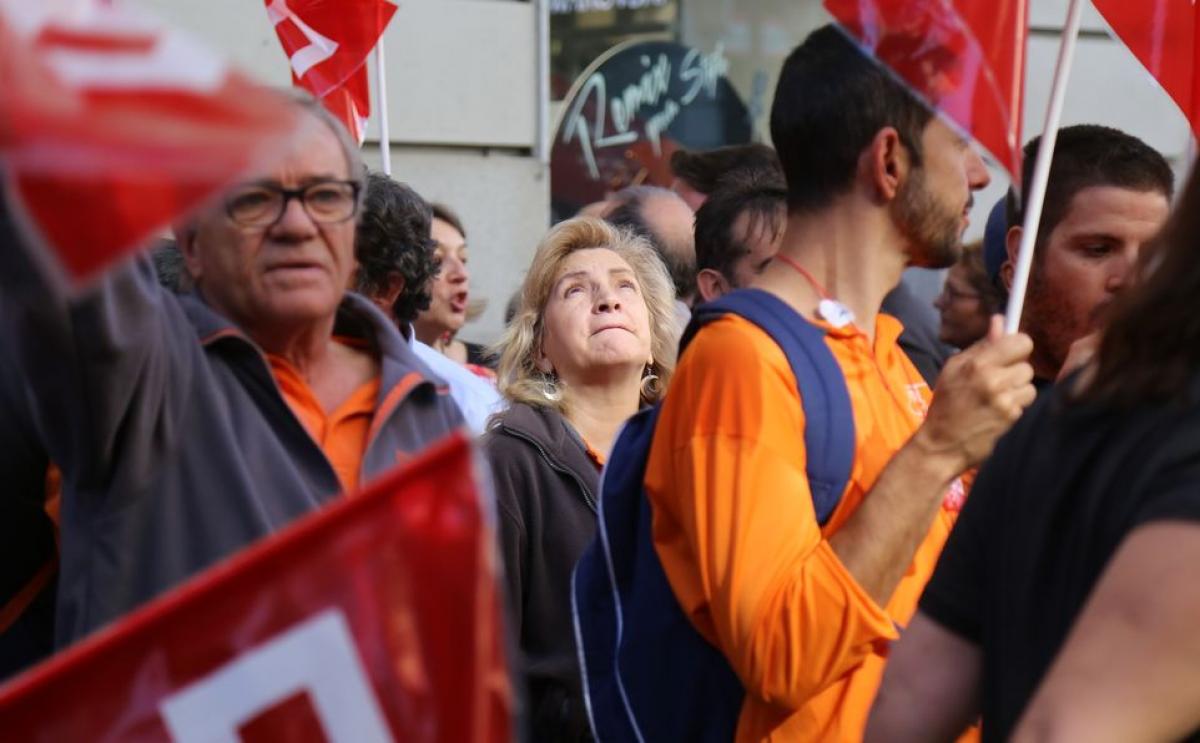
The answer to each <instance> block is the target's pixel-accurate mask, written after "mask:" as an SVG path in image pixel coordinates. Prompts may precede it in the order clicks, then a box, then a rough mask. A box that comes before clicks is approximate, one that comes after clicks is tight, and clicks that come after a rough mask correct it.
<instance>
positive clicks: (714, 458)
mask: <svg viewBox="0 0 1200 743" xmlns="http://www.w3.org/2000/svg"><path fill="white" fill-rule="evenodd" d="M803 426H804V419H803V412H802V411H801V409H800V404H799V398H798V395H797V392H796V387H795V378H794V377H793V376H792V373H791V370H790V369H789V368H788V364H787V360H786V358H785V357H784V355H783V352H782V351H781V350H780V349H779V348H778V346H776V345H775V344H774V343H773V342H772V341H771V340H770V339H769V338H768V337H767V336H766V335H765V334H764V333H762V332H761V331H760V330H758V329H757V328H755V327H753V326H751V325H750V324H749V323H747V322H746V321H744V320H741V319H738V318H725V319H722V320H720V321H717V322H716V323H714V324H713V325H712V326H710V327H709V328H708V329H706V330H705V332H703V333H701V334H700V335H699V336H698V337H697V339H696V340H695V341H694V342H693V344H692V346H691V347H689V349H688V352H687V354H686V355H685V356H684V358H683V360H682V362H681V364H680V368H679V369H678V371H677V375H676V377H675V379H674V380H673V381H672V383H671V391H670V394H669V395H668V396H667V402H666V404H665V406H664V408H663V411H662V413H661V417H660V419H659V423H658V432H657V434H656V437H655V441H654V445H653V447H652V449H651V454H650V461H649V464H648V468H647V477H646V487H647V492H648V494H649V498H650V502H651V505H652V508H653V513H654V540H655V547H656V549H657V550H658V554H659V557H660V559H661V560H662V563H663V568H664V571H665V572H666V574H667V577H668V579H669V580H670V582H671V586H672V588H673V590H674V591H675V594H676V597H677V598H679V599H680V602H681V605H682V606H683V607H684V610H685V612H687V613H688V614H689V616H690V617H691V618H692V620H693V622H694V624H695V625H696V626H697V628H698V629H699V630H700V631H701V633H703V634H705V635H706V636H707V637H708V638H709V639H710V640H712V641H713V642H715V643H716V644H717V646H718V647H720V648H721V649H722V651H723V652H724V654H725V656H726V657H727V658H728V659H729V661H730V663H731V665H732V666H733V668H734V670H735V672H736V673H737V674H738V676H739V677H740V678H741V679H742V682H743V683H744V684H745V685H746V687H747V689H748V690H749V691H751V692H752V693H754V694H756V695H757V696H759V697H762V698H763V699H765V700H767V701H768V702H771V703H774V704H778V705H781V706H785V707H791V708H798V707H800V706H802V705H803V704H805V702H806V701H807V700H809V699H810V698H811V697H813V696H815V695H816V694H818V693H820V692H821V691H822V690H823V689H825V688H826V687H827V686H829V685H830V684H831V683H833V682H834V681H836V680H838V679H839V678H841V677H842V676H844V675H845V674H846V673H847V672H849V671H851V670H853V669H854V668H855V667H856V666H858V664H860V663H861V662H862V661H863V659H865V658H866V657H867V656H868V655H869V654H871V653H872V652H875V651H877V650H878V649H879V648H880V646H881V644H882V643H884V642H885V641H887V640H890V639H894V638H895V637H896V636H897V635H896V630H895V626H894V624H893V622H892V620H891V619H890V617H889V616H888V615H887V613H886V612H885V611H884V610H883V609H881V608H880V607H879V606H878V605H877V604H876V603H875V602H874V601H873V600H872V599H871V598H870V597H869V596H868V595H867V594H866V592H865V591H863V590H862V588H861V587H860V586H859V585H858V584H857V583H856V582H855V581H854V579H853V578H852V577H851V576H850V574H849V572H848V571H847V570H846V569H845V567H844V566H842V564H841V562H840V561H839V560H838V558H837V556H836V555H835V554H834V552H833V550H832V549H831V548H830V546H829V544H828V542H826V541H825V540H824V539H823V537H822V535H821V532H820V529H819V527H818V525H817V523H816V518H815V515H814V512H813V506H812V498H811V495H810V493H809V489H808V483H807V480H806V477H805V450H804V440H803Z"/></svg>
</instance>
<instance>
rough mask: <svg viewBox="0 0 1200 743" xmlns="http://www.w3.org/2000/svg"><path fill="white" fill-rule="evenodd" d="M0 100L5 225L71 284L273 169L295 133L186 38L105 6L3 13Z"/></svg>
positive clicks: (9, 4)
mask: <svg viewBox="0 0 1200 743" xmlns="http://www.w3.org/2000/svg"><path fill="white" fill-rule="evenodd" d="M0 90H3V91H4V93H3V95H0V168H2V169H3V171H4V175H5V178H6V180H7V183H6V184H5V185H6V190H7V196H8V197H9V200H10V202H11V203H10V206H11V211H12V212H13V215H14V219H15V221H16V222H17V224H18V226H19V227H20V228H22V229H23V231H24V232H25V233H26V235H27V238H28V242H29V243H30V244H34V245H39V246H44V247H45V248H46V250H45V251H42V252H43V253H44V254H45V255H44V257H45V258H46V259H47V260H46V261H45V262H46V263H47V264H48V269H49V270H50V271H51V273H53V274H55V275H57V276H59V277H63V276H65V278H66V279H67V280H68V281H70V282H71V283H75V284H78V283H80V282H82V281H85V280H87V279H88V278H91V277H93V276H95V275H96V274H97V273H98V272H99V271H100V270H101V269H103V268H104V267H106V266H108V265H109V264H111V263H112V262H114V261H116V260H117V259H119V258H121V257H122V256H124V255H126V254H128V253H129V252H131V251H133V250H134V249H135V248H137V247H138V246H139V245H141V244H142V243H144V242H146V241H147V240H148V239H149V238H151V237H153V236H154V235H155V234H156V233H157V232H159V231H161V230H162V229H163V228H164V227H165V226H167V225H169V224H170V222H171V220H173V219H175V218H177V217H179V216H180V215H181V214H183V213H184V212H186V211H188V210H189V209H192V208H193V207H195V206H197V205H199V204H200V203H201V202H202V201H203V200H205V199H206V198H208V197H209V196H211V195H212V194H214V193H215V192H217V191H219V190H220V189H222V188H223V187H225V186H226V185H227V184H228V183H230V182H231V181H233V180H235V179H236V178H237V177H238V176H239V175H240V174H241V173H243V172H244V171H246V170H247V169H249V168H251V167H253V166H254V165H255V164H257V163H260V162H262V161H265V160H266V159H268V158H269V157H271V155H272V154H273V153H274V151H275V147H276V144H275V143H282V142H284V141H285V140H286V138H287V136H288V135H289V134H290V132H291V131H292V130H293V129H294V127H295V126H296V122H297V117H296V116H295V115H294V114H292V113H290V109H289V107H287V106H281V105H280V103H279V98H278V97H277V96H276V95H274V94H273V93H270V92H269V91H265V90H264V89H263V88H262V87H260V86H257V85H255V84H253V83H251V82H250V81H249V80H247V79H245V78H243V77H241V76H239V75H237V74H235V73H233V72H231V71H230V69H229V68H228V67H227V66H226V65H225V64H224V63H222V62H221V61H220V60H219V59H218V58H216V57H215V56H214V55H212V54H210V53H209V52H208V51H207V50H205V49H204V48H203V47H201V46H199V45H197V44H195V43H194V42H192V41H191V40H190V39H189V38H187V37H186V36H184V35H182V34H179V33H177V32H175V31H173V30H170V29H167V28H164V27H162V26H161V25H159V24H157V23H155V22H153V21H151V20H149V19H146V18H143V17H141V16H137V15H135V14H131V13H129V12H127V11H124V10H122V9H120V8H114V7H112V6H110V5H108V4H89V3H87V2H83V3H80V2H71V3H68V2H60V1H59V0H42V1H41V2H36V3H30V2H26V1H25V0H0ZM38 257H39V258H42V257H43V256H42V255H41V254H39V256H38Z"/></svg>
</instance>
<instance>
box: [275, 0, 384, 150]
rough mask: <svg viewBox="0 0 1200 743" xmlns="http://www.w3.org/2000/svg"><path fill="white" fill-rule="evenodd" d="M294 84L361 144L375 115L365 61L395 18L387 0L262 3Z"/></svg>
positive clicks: (291, 0) (278, 0) (290, 0)
mask: <svg viewBox="0 0 1200 743" xmlns="http://www.w3.org/2000/svg"><path fill="white" fill-rule="evenodd" d="M264 2H265V3H266V6H267V17H268V18H270V20H271V25H273V26H274V27H275V33H276V34H278V36H279V43H280V44H282V45H283V51H284V52H285V53H286V54H287V57H288V63H289V64H290V65H291V68H292V81H293V82H294V83H295V84H296V85H298V86H300V87H302V88H304V89H306V90H308V91H309V92H310V93H312V94H313V95H315V96H316V97H317V98H320V99H321V100H322V101H324V103H325V106H326V107H327V108H328V109H329V110H330V111H332V112H333V113H334V114H336V115H337V116H338V117H339V118H341V120H342V122H343V123H344V124H345V125H346V129H347V130H348V131H349V132H350V133H351V135H353V136H354V138H355V140H356V141H358V143H359V144H361V143H362V141H363V138H364V137H365V136H366V126H367V119H368V118H369V117H370V115H371V95H370V90H369V88H368V85H367V68H366V61H367V55H368V54H370V53H371V50H372V49H374V48H375V45H376V44H377V43H378V42H379V38H380V37H381V36H382V35H383V31H384V29H386V28H387V24H388V22H389V21H391V20H392V16H393V15H394V14H395V12H396V5H395V4H394V3H392V2H390V1H389V0H338V1H337V2H331V1H330V0H264Z"/></svg>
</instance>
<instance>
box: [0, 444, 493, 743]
mask: <svg viewBox="0 0 1200 743" xmlns="http://www.w3.org/2000/svg"><path fill="white" fill-rule="evenodd" d="M476 471H477V470H476V463H475V461H474V458H473V456H472V452H471V449H470V445H469V444H468V443H467V441H466V440H465V439H464V438H463V437H461V436H455V437H452V438H451V439H449V440H448V441H447V442H445V443H443V444H441V445H439V446H437V447H435V449H434V450H432V451H431V452H429V453H428V454H426V455H424V456H422V457H421V458H419V459H417V460H414V461H413V462H411V463H408V464H406V465H404V466H403V467H402V468H401V469H400V470H399V471H397V472H395V473H393V474H391V475H388V476H385V477H384V478H382V479H381V480H380V481H378V482H376V483H375V484H374V485H372V486H370V487H368V488H367V489H366V490H365V491H364V492H363V493H362V494H361V495H357V496H353V497H350V498H347V499H345V500H343V501H341V502H339V503H337V504H336V505H334V506H332V507H330V508H328V509H326V510H325V511H323V512H321V513H319V514H314V515H312V516H309V517H308V518H306V519H305V520H303V521H302V522H300V523H298V524H296V525H294V526H293V527H291V528H289V529H288V530H286V531H285V532H283V533H281V534H278V535H275V536H273V537H271V538H270V539H268V540H265V541H264V542H262V543H260V544H258V545H256V546H254V547H251V548H250V549H248V550H246V551H245V552H243V553H241V554H240V555H238V556H235V557H234V558H233V559H230V560H228V561H226V562H225V563H223V564H221V565H218V566H217V567H215V568H213V569H211V570H209V571H208V572H206V573H204V574H202V575H200V576H199V577H198V578H196V579H194V580H192V581H191V582H189V583H187V584H185V585H184V586H183V587H182V588H180V589H177V590H175V591H173V592H172V593H170V594H167V595H166V596H164V597H161V598H159V599H157V600H155V601H154V602H152V603H150V604H148V605H147V606H145V607H143V608H142V609H139V610H138V611H136V612H134V613H133V614H131V615H130V616H129V617H127V618H125V619H124V620H122V621H121V622H119V623H117V624H116V625H114V626H112V627H110V628H107V629H105V630H101V631H100V632H99V633H97V634H96V635H94V636H92V637H90V638H88V639H87V640H85V641H83V642H82V643H80V644H79V645H78V646H76V647H74V648H71V649H70V650H68V651H66V652H64V653H63V654H61V655H59V656H56V657H55V658H52V659H51V660H50V661H48V662H47V663H45V664H43V665H42V666H39V667H36V668H35V669H34V670H32V671H31V672H29V673H27V674H26V675H25V676H22V677H19V678H18V679H17V680H16V681H14V682H13V683H12V684H10V685H9V686H7V687H4V688H0V731H2V732H0V737H3V738H4V739H5V740H13V741H22V742H23V743H36V742H38V741H45V742H46V743H61V741H92V740H95V741H100V740H108V741H118V740H119V741H175V743H200V742H201V741H204V742H210V741H242V742H243V743H257V742H264V743H265V742H267V741H271V742H274V741H292V742H304V743H307V742H308V741H313V742H314V743H315V742H317V741H324V742H325V743H385V742H389V743H390V742H392V741H395V742H396V743H400V742H401V741H404V742H416V743H434V742H438V743H483V742H484V741H488V742H490V743H504V741H508V740H510V739H511V738H512V733H513V731H512V721H511V704H512V697H511V687H510V683H509V677H508V674H507V672H506V670H505V663H504V640H503V633H502V631H501V609H500V595H499V591H498V588H497V566H496V551H495V548H494V545H493V543H492V539H491V536H490V535H491V530H490V528H489V526H488V519H487V518H486V515H485V509H484V507H483V501H482V500H481V497H480V489H479V483H480V480H479V479H478V478H477V477H476V474H475V473H476Z"/></svg>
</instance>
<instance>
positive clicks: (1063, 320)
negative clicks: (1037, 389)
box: [1021, 255, 1094, 379]
mask: <svg viewBox="0 0 1200 743" xmlns="http://www.w3.org/2000/svg"><path fill="white" fill-rule="evenodd" d="M1037 260H1038V256H1036V255H1035V256H1034V261H1035V262H1036V261H1037ZM1070 300H1071V297H1070V293H1069V292H1064V291H1063V290H1062V288H1061V287H1052V286H1051V285H1050V282H1048V281H1046V280H1045V277H1044V276H1042V267H1041V266H1038V265H1035V266H1033V270H1032V271H1031V273H1030V276H1029V288H1028V291H1027V293H1026V295H1025V306H1024V308H1023V311H1022V314H1021V331H1022V332H1023V333H1026V334H1028V335H1029V337H1030V339H1032V340H1033V355H1032V357H1031V359H1030V361H1031V363H1032V364H1033V367H1034V373H1035V375H1036V376H1038V377H1040V378H1045V379H1054V378H1055V377H1057V376H1058V372H1059V371H1060V370H1061V369H1062V365H1063V362H1064V361H1065V360H1066V358H1067V353H1068V352H1069V351H1070V349H1071V344H1072V343H1074V342H1075V341H1076V340H1078V339H1079V338H1082V337H1083V336H1085V335H1087V334H1088V333H1089V332H1091V331H1092V330H1093V329H1094V328H1093V324H1092V320H1091V318H1090V317H1081V316H1080V311H1079V309H1078V308H1077V307H1076V306H1075V305H1074V304H1073V303H1072V302H1071V301H1070Z"/></svg>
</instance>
